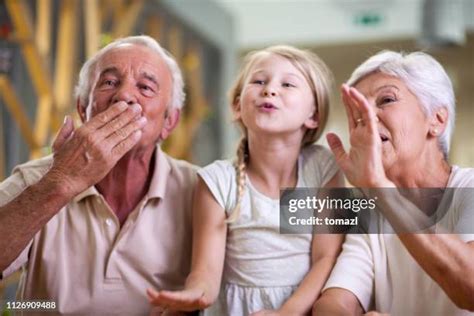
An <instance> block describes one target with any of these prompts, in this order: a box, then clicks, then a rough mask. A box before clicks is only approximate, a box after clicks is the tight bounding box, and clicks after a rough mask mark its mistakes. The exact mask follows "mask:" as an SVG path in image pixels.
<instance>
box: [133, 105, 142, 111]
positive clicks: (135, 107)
mask: <svg viewBox="0 0 474 316" xmlns="http://www.w3.org/2000/svg"><path fill="white" fill-rule="evenodd" d="M132 110H133V112H137V113H139V112H141V111H142V107H141V106H140V105H139V104H138V103H135V104H133V105H132Z"/></svg>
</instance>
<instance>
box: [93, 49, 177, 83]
mask: <svg viewBox="0 0 474 316" xmlns="http://www.w3.org/2000/svg"><path fill="white" fill-rule="evenodd" d="M110 71H113V72H115V73H117V74H121V73H122V72H132V73H136V74H148V75H151V76H154V77H156V78H160V79H161V80H166V79H168V80H171V74H170V71H169V69H168V66H167V64H166V63H165V61H164V60H163V58H162V57H161V56H160V55H159V54H158V53H157V52H155V51H153V50H152V49H151V48H149V47H146V46H142V45H136V44H128V43H127V44H121V45H120V46H117V47H114V48H113V49H111V50H109V51H106V52H105V53H104V54H103V55H102V56H101V58H100V59H99V60H98V62H97V65H96V67H95V74H96V76H100V75H101V74H102V73H104V72H110Z"/></svg>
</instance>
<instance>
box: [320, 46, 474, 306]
mask: <svg viewBox="0 0 474 316" xmlns="http://www.w3.org/2000/svg"><path fill="white" fill-rule="evenodd" d="M342 96H343V102H344V105H345V107H346V112H347V117H348V121H349V132H350V144H351V148H350V151H349V152H346V151H345V150H344V148H343V146H342V143H341V141H340V139H339V137H338V136H336V135H335V134H328V135H327V140H328V143H329V145H330V147H331V149H332V151H333V153H334V154H335V156H336V159H337V162H338V164H339V166H340V167H341V169H342V170H343V171H344V173H345V175H346V177H347V179H348V180H349V182H350V183H351V184H353V185H354V186H356V187H359V188H371V189H370V191H371V193H370V194H372V195H373V194H375V195H376V196H378V198H379V200H378V202H377V204H378V206H380V213H381V214H380V215H383V216H380V218H379V220H380V221H383V224H387V223H388V224H389V226H391V228H394V229H395V234H386V232H387V231H386V230H383V229H382V231H381V234H369V235H348V236H347V238H346V242H345V244H344V246H343V252H342V253H341V255H340V257H339V258H338V261H337V264H336V266H335V267H334V269H333V271H332V273H331V276H330V278H329V280H328V282H327V284H326V286H325V289H324V292H323V294H322V296H321V297H320V298H319V300H318V301H317V302H316V304H315V306H314V309H313V314H314V315H351V314H361V313H365V312H368V311H370V310H374V311H373V312H371V313H369V314H378V313H379V312H380V313H389V314H391V315H473V313H471V312H469V311H474V207H473V206H474V197H473V195H472V194H466V192H465V190H455V191H454V193H453V194H452V196H451V200H450V201H451V202H450V204H449V207H448V208H447V211H445V212H444V213H443V216H442V218H440V219H439V221H438V222H437V225H433V226H430V225H426V223H428V224H429V223H430V219H431V215H432V210H430V207H426V203H425V204H424V203H421V202H420V201H422V199H423V194H420V192H423V190H418V189H419V188H442V189H444V188H455V187H456V188H458V187H468V188H473V187H474V169H464V168H459V167H457V166H453V165H450V164H449V162H448V161H447V156H448V151H449V145H450V138H451V134H452V131H453V127H454V110H455V109H454V93H453V88H452V84H451V81H450V79H449V77H448V76H447V74H446V72H445V71H444V69H443V67H442V66H441V65H440V64H439V63H438V62H437V61H436V60H434V59H433V58H432V57H431V56H429V55H427V54H425V53H421V52H416V53H411V54H408V55H404V54H400V53H396V52H391V51H383V52H380V53H378V54H376V55H375V56H372V57H371V58H369V59H368V60H367V61H365V62H364V63H363V64H361V65H360V66H359V67H358V68H357V69H356V70H355V71H354V73H353V74H352V76H351V78H350V79H349V81H348V82H347V84H345V85H343V87H342ZM380 188H410V189H409V193H408V194H404V195H402V194H400V193H399V192H398V190H397V189H380ZM410 190H411V191H410ZM447 191H450V190H449V189H448V190H444V191H442V192H444V195H446V192H447ZM451 191H452V190H451ZM364 192H368V191H367V190H365V191H364ZM443 199H444V196H443ZM440 226H442V228H440ZM379 227H386V226H383V225H380V226H379ZM421 229H423V232H424V233H419V231H420V230H421ZM392 232H393V231H392ZM414 232H418V233H414ZM439 232H442V233H443V234H439ZM384 233H385V234H384Z"/></svg>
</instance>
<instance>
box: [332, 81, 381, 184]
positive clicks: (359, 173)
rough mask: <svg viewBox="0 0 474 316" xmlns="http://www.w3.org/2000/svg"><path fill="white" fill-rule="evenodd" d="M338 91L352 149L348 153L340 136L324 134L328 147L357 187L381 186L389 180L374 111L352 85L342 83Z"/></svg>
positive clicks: (348, 178)
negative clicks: (384, 166) (342, 104)
mask: <svg viewBox="0 0 474 316" xmlns="http://www.w3.org/2000/svg"><path fill="white" fill-rule="evenodd" d="M341 92H342V101H343V103H344V106H345V109H346V114H347V120H348V123H349V134H350V144H351V148H350V150H349V153H347V152H346V151H345V150H344V147H343V145H342V142H341V139H340V138H339V137H338V136H337V135H336V134H334V133H328V134H327V136H326V138H327V141H328V144H329V147H330V148H331V150H332V152H333V154H334V155H335V157H336V161H337V163H338V165H339V167H340V168H341V169H342V171H343V172H344V174H345V176H346V178H347V180H348V181H349V182H350V183H351V184H352V185H354V186H356V187H360V188H370V187H380V186H383V185H384V183H387V182H388V180H387V178H386V175H385V171H384V168H383V163H382V141H381V139H380V134H379V131H378V127H377V122H378V118H377V116H376V114H375V111H374V109H373V108H372V107H371V106H370V104H369V102H368V100H367V99H366V98H365V96H364V95H362V94H361V93H360V92H359V91H357V90H356V89H355V88H353V87H349V86H347V85H346V84H344V85H342V88H341Z"/></svg>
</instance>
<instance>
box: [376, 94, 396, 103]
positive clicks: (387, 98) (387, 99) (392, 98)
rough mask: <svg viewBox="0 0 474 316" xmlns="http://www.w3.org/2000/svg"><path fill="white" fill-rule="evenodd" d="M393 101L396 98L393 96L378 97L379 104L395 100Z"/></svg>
mask: <svg viewBox="0 0 474 316" xmlns="http://www.w3.org/2000/svg"><path fill="white" fill-rule="evenodd" d="M395 101H396V99H395V98H394V97H390V96H386V97H382V98H380V99H379V102H378V104H379V105H385V104H387V103H392V102H395Z"/></svg>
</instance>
